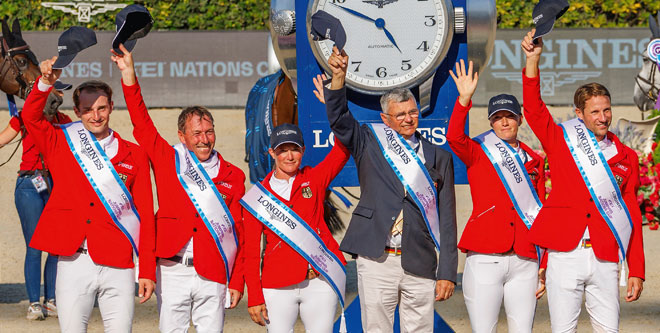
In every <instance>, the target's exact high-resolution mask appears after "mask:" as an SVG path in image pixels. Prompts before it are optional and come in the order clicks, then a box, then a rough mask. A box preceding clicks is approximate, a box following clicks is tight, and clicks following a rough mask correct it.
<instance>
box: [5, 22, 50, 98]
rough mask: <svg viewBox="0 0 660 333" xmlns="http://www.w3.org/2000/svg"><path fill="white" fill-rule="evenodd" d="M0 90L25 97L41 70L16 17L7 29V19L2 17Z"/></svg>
mask: <svg viewBox="0 0 660 333" xmlns="http://www.w3.org/2000/svg"><path fill="white" fill-rule="evenodd" d="M0 50H1V55H2V58H1V59H0V90H2V91H4V92H5V93H7V94H10V95H16V96H18V97H19V98H22V99H25V98H27V95H28V94H29V93H30V90H31V89H32V85H33V84H34V81H36V80H37V78H38V77H39V75H41V71H40V70H39V62H38V61H37V57H36V56H35V55H34V53H32V51H31V50H30V47H29V46H28V45H27V43H26V42H25V40H23V36H22V35H21V27H20V24H19V22H18V19H15V20H14V23H13V24H12V29H11V30H10V29H9V24H8V23H7V19H6V18H5V19H2V36H0Z"/></svg>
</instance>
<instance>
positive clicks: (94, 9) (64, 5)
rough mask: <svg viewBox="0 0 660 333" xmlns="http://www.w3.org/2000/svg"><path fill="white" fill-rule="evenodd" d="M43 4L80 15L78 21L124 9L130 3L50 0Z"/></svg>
mask: <svg viewBox="0 0 660 333" xmlns="http://www.w3.org/2000/svg"><path fill="white" fill-rule="evenodd" d="M41 5H42V6H44V7H48V8H53V9H55V10H61V11H63V12H65V13H71V14H74V15H78V22H89V21H90V18H91V17H92V16H94V15H96V14H102V13H105V12H108V11H113V10H117V9H122V8H124V7H126V6H128V4H125V3H116V1H113V0H110V1H103V0H94V1H79V0H78V1H57V2H55V1H49V2H42V3H41Z"/></svg>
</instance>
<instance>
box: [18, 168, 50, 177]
mask: <svg viewBox="0 0 660 333" xmlns="http://www.w3.org/2000/svg"><path fill="white" fill-rule="evenodd" d="M37 172H38V173H39V174H40V175H42V176H45V177H48V176H50V172H48V169H44V170H18V176H19V177H23V176H34V175H36V174H37Z"/></svg>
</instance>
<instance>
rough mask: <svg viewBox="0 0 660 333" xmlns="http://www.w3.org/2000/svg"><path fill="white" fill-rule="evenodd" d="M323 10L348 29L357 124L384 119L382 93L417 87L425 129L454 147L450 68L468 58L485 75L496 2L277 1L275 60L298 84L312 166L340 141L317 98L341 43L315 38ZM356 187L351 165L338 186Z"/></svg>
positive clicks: (461, 176) (459, 174)
mask: <svg viewBox="0 0 660 333" xmlns="http://www.w3.org/2000/svg"><path fill="white" fill-rule="evenodd" d="M318 10H324V11H326V12H328V13H329V14H331V15H333V16H335V17H337V18H338V19H339V20H341V22H342V25H343V27H344V29H345V30H346V35H347V44H346V45H345V47H344V48H345V49H346V52H347V53H348V55H349V64H348V65H349V67H348V73H347V81H346V83H347V85H348V88H349V89H348V91H347V99H348V107H349V109H350V110H351V113H352V114H353V116H354V117H355V119H356V120H358V121H359V122H360V123H369V122H380V121H381V117H380V114H379V113H380V111H381V107H380V104H379V101H378V99H379V98H378V95H381V94H382V93H384V92H386V91H388V90H391V89H392V88H396V87H405V88H411V90H412V91H413V93H414V94H415V95H416V97H418V99H417V100H418V102H419V107H420V111H422V115H423V116H422V117H420V119H419V127H418V129H417V130H418V132H420V134H421V135H423V136H424V137H426V138H427V139H429V141H431V143H433V144H436V145H439V146H441V147H443V148H445V149H448V150H449V147H448V146H447V141H446V137H445V134H446V130H447V124H448V121H449V117H450V115H451V111H452V108H453V105H454V103H455V102H456V98H457V97H458V92H457V90H456V86H455V85H454V82H453V81H452V80H451V78H450V77H449V75H448V71H449V70H450V69H452V68H453V66H454V63H455V62H456V61H458V60H459V59H464V60H471V61H473V62H474V64H475V69H476V70H478V71H479V74H483V69H484V68H485V66H486V64H487V63H488V60H489V57H490V54H491V52H492V50H493V45H494V42H495V29H496V21H497V13H496V7H495V0H271V22H270V23H271V24H270V31H271V37H272V48H273V50H274V57H273V58H276V60H277V63H279V65H280V66H281V67H282V69H283V70H284V72H285V73H286V74H287V75H288V76H289V77H290V78H291V80H292V81H293V82H294V85H295V86H296V87H297V93H298V112H299V115H298V120H299V126H300V128H301V129H302V130H303V137H304V139H305V144H306V147H307V149H306V150H305V156H304V157H303V164H307V165H316V164H317V163H319V162H321V161H322V160H323V159H324V158H325V156H326V155H327V154H328V152H329V150H330V148H331V147H332V143H333V140H334V137H333V134H332V131H331V130H330V127H329V124H328V120H327V117H326V112H325V106H324V105H323V104H321V103H320V102H319V101H318V100H317V99H316V97H315V96H314V94H313V91H314V90H315V89H316V88H315V87H314V85H313V83H312V78H314V77H316V76H317V75H318V74H321V73H323V72H326V74H327V73H329V72H330V71H329V68H328V67H327V58H328V57H329V55H330V52H331V47H332V46H333V42H331V41H322V42H316V41H313V40H311V37H310V33H309V31H310V25H311V16H312V15H313V14H314V13H315V12H317V11H318ZM454 171H455V181H456V183H457V184H459V183H466V182H467V177H466V168H465V165H463V164H462V163H461V162H460V159H458V158H454ZM356 185H358V180H357V172H356V168H355V164H354V163H353V162H352V161H349V162H348V163H347V164H346V166H345V167H344V169H343V171H342V172H341V173H340V174H339V175H338V176H337V177H336V178H335V180H334V182H333V185H332V186H356Z"/></svg>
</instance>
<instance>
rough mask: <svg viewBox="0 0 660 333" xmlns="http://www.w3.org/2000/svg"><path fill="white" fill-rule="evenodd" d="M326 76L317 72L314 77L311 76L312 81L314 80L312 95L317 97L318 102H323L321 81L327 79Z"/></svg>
mask: <svg viewBox="0 0 660 333" xmlns="http://www.w3.org/2000/svg"><path fill="white" fill-rule="evenodd" d="M327 79H328V78H327V77H326V76H325V74H318V75H316V77H314V78H312V81H313V82H314V87H315V88H316V89H314V96H316V98H318V100H319V102H321V103H323V104H325V96H323V81H325V80H327Z"/></svg>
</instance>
